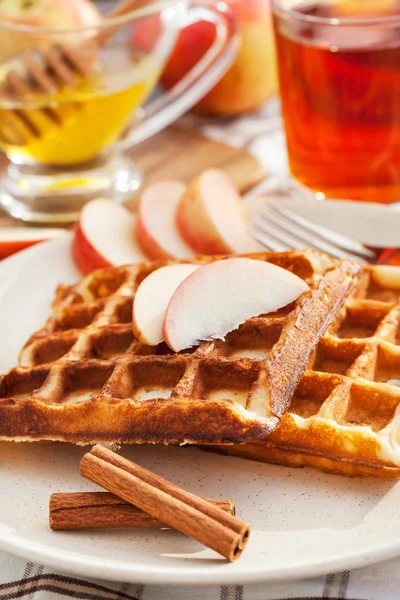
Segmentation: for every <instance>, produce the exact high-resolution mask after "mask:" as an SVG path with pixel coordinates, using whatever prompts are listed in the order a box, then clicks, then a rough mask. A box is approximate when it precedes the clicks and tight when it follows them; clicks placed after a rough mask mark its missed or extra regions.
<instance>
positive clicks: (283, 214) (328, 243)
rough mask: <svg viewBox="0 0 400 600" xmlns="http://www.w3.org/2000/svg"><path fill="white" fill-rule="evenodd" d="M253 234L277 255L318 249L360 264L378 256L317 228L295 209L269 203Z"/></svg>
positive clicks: (260, 215)
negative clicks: (297, 250) (290, 251)
mask: <svg viewBox="0 0 400 600" xmlns="http://www.w3.org/2000/svg"><path fill="white" fill-rule="evenodd" d="M249 234H250V235H251V236H252V237H253V238H254V239H255V240H257V241H258V242H260V244H262V245H263V246H265V247H266V248H268V249H269V250H272V251H274V252H282V251H285V250H289V249H290V250H291V249H303V248H314V249H315V250H320V251H322V252H325V253H326V254H330V255H331V256H334V257H335V258H348V259H350V260H352V261H354V262H357V263H360V264H366V263H369V262H372V261H373V260H374V259H375V258H376V256H375V253H374V252H373V251H372V250H370V249H369V248H366V247H365V246H364V245H363V244H362V243H361V242H358V241H357V240H354V239H352V238H350V237H347V236H345V235H342V234H340V233H337V232H335V231H332V230H331V229H329V228H328V227H323V226H322V225H317V224H316V223H313V222H312V221H310V220H309V219H306V218H305V217H302V216H300V215H298V214H297V213H296V212H294V211H293V210H291V209H289V208H286V207H284V206H282V205H281V204H279V203H278V202H275V201H273V200H269V201H268V202H266V204H265V207H264V208H262V209H261V211H260V212H259V213H258V214H257V216H256V217H255V218H254V219H253V222H252V229H251V230H250V231H249Z"/></svg>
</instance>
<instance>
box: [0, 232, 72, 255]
mask: <svg viewBox="0 0 400 600" xmlns="http://www.w3.org/2000/svg"><path fill="white" fill-rule="evenodd" d="M66 233H67V230H66V229H58V228H54V227H53V228H48V229H46V228H45V227H36V228H32V229H28V228H27V227H3V228H1V229H0V259H3V258H7V256H11V254H15V253H16V252H19V251H20V250H24V249H25V248H29V246H33V245H34V244H39V243H40V242H46V241H48V240H54V239H55V238H57V237H60V236H62V235H65V234H66Z"/></svg>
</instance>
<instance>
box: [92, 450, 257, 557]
mask: <svg viewBox="0 0 400 600" xmlns="http://www.w3.org/2000/svg"><path fill="white" fill-rule="evenodd" d="M80 473H81V475H82V476H83V477H86V479H89V480H90V481H93V482H94V483H97V484H98V485H100V486H101V487H103V488H104V489H106V490H108V491H109V492H111V493H113V494H115V495H116V496H118V497H119V498H122V499H123V500H125V501H126V502H129V503H131V504H134V505H135V506H137V507H138V508H140V509H141V510H143V511H145V512H147V513H148V514H150V515H152V516H153V517H155V518H156V519H159V520H160V521H161V522H162V523H166V524H167V525H169V526H170V527H173V528H174V529H178V531H181V532H182V533H185V534H186V535H188V536H190V537H191V538H193V539H195V540H197V541H198V542H200V543H202V544H204V545H205V546H207V547H208V548H212V549H213V550H215V551H216V552H218V553H219V554H221V555H222V556H224V557H225V558H227V559H228V560H230V561H234V560H236V559H237V558H239V556H240V555H241V553H242V551H243V549H244V547H245V545H246V543H247V540H248V537H249V533H250V526H249V525H248V524H247V523H245V522H244V521H242V520H241V519H238V518H237V517H235V516H233V515H230V514H228V513H226V512H224V511H223V510H221V509H220V508H219V507H217V506H214V505H212V504H211V503H210V502H207V500H203V498H199V497H198V496H196V495H195V494H191V493H190V492H187V491H185V490H183V489H182V488H180V487H178V486H176V485H174V484H173V483H171V482H170V481H167V480H166V479H163V478H162V477H159V476H158V475H156V474H154V473H152V472H151V471H148V470H146V469H144V468H143V467H140V466H139V465H136V464H135V463H133V462H130V461H129V460H126V459H125V458H122V457H121V456H118V454H115V453H114V452H111V450H108V449H107V448H104V447H103V446H99V445H97V446H95V447H94V448H93V449H92V450H91V452H88V453H87V454H85V456H84V457H83V459H82V461H81V464H80Z"/></svg>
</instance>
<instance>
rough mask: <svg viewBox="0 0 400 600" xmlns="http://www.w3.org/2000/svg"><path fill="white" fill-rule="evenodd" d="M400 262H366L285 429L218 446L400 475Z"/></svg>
mask: <svg viewBox="0 0 400 600" xmlns="http://www.w3.org/2000/svg"><path fill="white" fill-rule="evenodd" d="M399 300H400V268H398V267H385V266H380V267H366V268H365V269H363V272H362V274H361V277H360V278H359V280H358V283H357V285H356V287H355V288H354V290H353V293H352V294H351V296H350V297H349V298H348V300H347V301H346V303H345V305H344V307H343V308H342V309H341V310H340V311H339V312H338V314H337V316H336V318H335V319H334V320H333V321H332V323H331V325H330V326H329V328H328V330H327V332H326V334H325V335H324V336H323V337H322V338H321V340H320V342H319V344H318V346H317V347H316V349H315V351H314V352H313V354H312V356H311V357H310V360H309V364H308V365H307V369H306V371H305V372H304V375H303V376H302V378H301V379H300V382H299V384H298V386H297V388H296V390H295V393H294V395H293V398H292V402H291V406H290V409H289V410H288V412H287V413H286V414H285V415H284V416H283V418H282V420H281V425H280V428H279V430H277V431H275V432H273V433H271V435H269V436H267V437H266V438H265V439H264V440H262V441H261V442H259V443H258V442H257V443H250V444H243V445H233V446H230V447H229V448H228V447H227V448H224V449H220V448H215V450H219V451H222V452H224V453H226V454H233V455H236V456H241V457H243V458H249V459H253V460H258V461H262V462H268V463H276V464H280V465H287V466H292V467H302V466H311V467H317V468H319V469H322V470H323V471H326V472H329V473H339V474H343V475H372V476H380V477H393V478H400V302H399Z"/></svg>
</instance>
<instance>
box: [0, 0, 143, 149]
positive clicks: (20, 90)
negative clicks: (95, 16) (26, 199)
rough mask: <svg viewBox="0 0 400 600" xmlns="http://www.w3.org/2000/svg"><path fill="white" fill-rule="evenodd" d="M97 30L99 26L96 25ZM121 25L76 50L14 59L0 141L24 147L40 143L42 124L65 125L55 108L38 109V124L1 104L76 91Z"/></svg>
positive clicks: (122, 10) (1, 87)
mask: <svg viewBox="0 0 400 600" xmlns="http://www.w3.org/2000/svg"><path fill="white" fill-rule="evenodd" d="M145 3H146V0H122V1H121V2H119V3H118V4H117V6H115V7H114V8H113V10H111V11H110V12H109V13H108V14H107V15H106V18H107V19H113V18H116V17H120V16H122V15H124V14H127V13H128V12H130V11H131V10H133V8H138V7H140V6H142V5H144V4H145ZM94 27H95V25H94ZM120 27H121V25H114V26H111V27H110V28H108V29H107V30H106V31H104V32H102V33H100V34H99V35H98V36H96V38H91V39H90V38H89V39H88V40H84V41H82V43H80V44H77V45H75V46H73V45H71V44H65V43H61V42H57V43H54V44H53V45H51V46H45V45H44V44H43V45H41V46H40V47H39V46H38V47H35V48H32V49H29V50H27V51H25V52H24V53H23V54H21V55H20V56H18V57H16V58H14V59H12V63H11V69H10V70H9V72H8V73H7V75H6V77H5V79H4V81H3V82H2V83H1V84H0V141H1V142H3V143H5V144H10V145H13V146H23V145H25V144H26V143H28V142H29V140H30V139H32V137H34V138H37V139H40V138H41V137H42V135H43V133H44V132H43V131H42V130H41V128H40V125H38V121H39V123H40V122H43V123H46V122H47V123H48V122H49V121H50V122H52V123H54V124H56V125H62V124H63V115H62V113H61V111H60V110H58V109H56V108H53V107H50V106H49V107H40V108H38V109H35V116H36V117H37V118H36V119H35V121H34V120H33V119H32V118H30V117H29V116H28V114H27V112H26V110H24V108H23V107H21V108H14V109H12V110H9V109H5V108H1V103H3V104H5V103H7V102H10V103H11V104H12V103H15V102H19V101H21V100H29V99H30V98H33V96H34V95H35V94H38V93H43V94H44V95H46V96H52V95H54V94H56V93H57V92H59V91H60V90H61V89H62V88H64V87H65V86H68V87H71V88H73V87H74V86H75V85H77V84H78V83H79V77H83V78H87V77H89V76H90V75H91V74H92V73H93V65H94V60H95V58H96V55H97V51H98V49H99V48H100V47H102V46H104V45H105V44H106V43H107V41H108V40H109V38H110V37H111V36H112V35H113V34H114V33H115V31H116V30H118V29H119V28H120Z"/></svg>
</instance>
